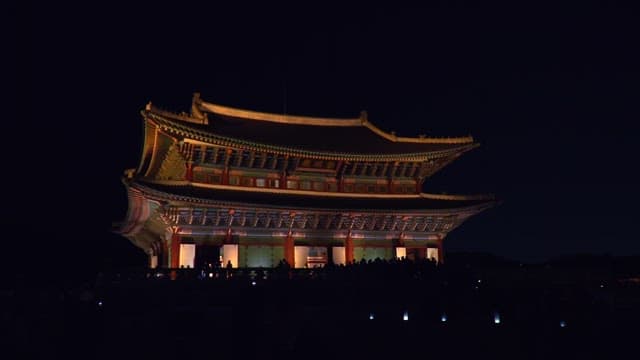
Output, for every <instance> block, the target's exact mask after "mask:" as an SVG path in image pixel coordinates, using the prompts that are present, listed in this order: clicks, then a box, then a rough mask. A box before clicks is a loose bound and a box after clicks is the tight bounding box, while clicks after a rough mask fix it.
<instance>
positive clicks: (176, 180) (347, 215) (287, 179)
mask: <svg viewBox="0 0 640 360" xmlns="http://www.w3.org/2000/svg"><path fill="white" fill-rule="evenodd" d="M141 113H142V117H143V119H144V143H143V147H142V154H141V159H140V164H139V166H138V168H137V169H130V170H127V171H126V172H125V176H124V177H123V182H124V184H125V186H126V188H127V191H128V197H129V210H128V214H127V218H126V220H125V221H124V222H123V223H122V224H121V225H120V226H119V229H118V231H119V232H120V233H121V234H123V235H124V236H126V237H127V238H129V239H130V240H131V241H132V242H133V243H134V244H136V245H137V246H139V247H140V248H142V249H144V251H145V252H146V253H147V254H148V255H149V259H150V260H149V263H150V266H151V267H156V266H161V267H169V268H177V267H200V266H202V265H203V264H205V263H222V264H223V265H224V264H227V263H228V262H231V264H232V265H233V266H234V267H274V266H276V265H277V264H278V263H279V262H280V261H281V260H283V259H285V260H286V261H287V262H288V263H289V264H290V265H292V266H295V267H313V266H322V265H324V264H326V263H327V262H330V261H331V262H333V263H336V264H344V263H349V262H352V261H360V260H361V259H365V260H369V259H375V258H382V259H391V258H394V257H400V256H406V257H407V258H411V259H416V258H425V257H427V258H433V259H435V260H436V261H438V262H442V261H443V250H442V243H443V240H444V238H445V237H446V235H447V234H448V233H449V232H450V231H451V230H453V229H455V228H456V227H457V226H459V225H460V224H461V223H462V222H464V221H465V220H466V219H467V218H469V217H470V216H472V215H474V214H476V213H478V212H480V211H482V210H484V209H486V208H488V207H491V206H492V205H493V204H494V201H493V199H492V197H490V196H485V195H481V196H456V195H434V194H426V193H423V192H422V191H421V190H422V184H423V182H424V180H425V179H426V178H427V177H429V176H430V175H432V174H433V173H435V172H436V171H438V170H440V169H441V168H443V167H444V166H445V165H447V164H448V163H450V162H451V161H453V160H454V159H456V158H457V157H458V156H460V155H461V154H463V153H464V152H466V151H469V150H471V149H473V148H475V147H476V146H477V145H478V144H477V143H475V142H474V140H473V138H472V137H461V138H429V137H424V136H420V137H417V138H407V137H399V136H396V135H395V134H393V133H386V132H384V131H382V130H380V129H378V128H377V127H375V126H374V125H373V124H371V123H370V122H368V120H367V116H366V113H364V112H363V113H362V114H361V115H360V116H359V117H357V118H352V119H330V118H316V117H305V116H291V115H282V114H270V113H262V112H255V111H249V110H241V109H235V108H230V107H226V106H220V105H215V104H212V103H209V102H205V101H203V100H202V99H201V98H200V96H199V94H197V93H196V94H195V95H194V97H193V100H192V106H191V111H190V113H188V114H187V113H181V114H175V113H170V112H167V111H163V110H160V109H158V108H156V107H154V106H152V105H151V103H149V104H148V105H147V106H146V108H145V109H144V110H143V111H142V112H141Z"/></svg>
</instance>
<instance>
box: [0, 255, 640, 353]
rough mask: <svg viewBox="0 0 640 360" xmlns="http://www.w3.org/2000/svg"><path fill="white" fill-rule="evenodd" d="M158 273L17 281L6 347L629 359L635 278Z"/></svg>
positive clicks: (562, 271)
mask: <svg viewBox="0 0 640 360" xmlns="http://www.w3.org/2000/svg"><path fill="white" fill-rule="evenodd" d="M158 274H159V273H147V272H144V271H141V272H133V271H128V272H123V273H120V274H116V273H109V274H102V275H100V276H99V278H98V279H97V280H96V281H95V282H92V283H87V284H85V285H84V286H73V287H66V288H65V287H62V288H61V287H59V286H57V285H53V282H47V281H46V279H40V280H41V281H44V282H45V283H44V284H43V283H40V284H38V285H34V282H33V280H31V279H28V278H22V279H20V278H18V279H16V280H15V282H14V283H13V285H12V287H8V288H5V289H4V290H2V294H1V301H2V304H1V305H2V319H1V321H0V322H1V323H2V325H1V326H2V327H3V329H2V330H3V332H4V333H6V334H10V335H9V336H8V337H5V338H4V340H3V341H8V344H6V346H5V347H4V348H5V349H10V350H11V352H12V353H15V354H17V355H19V356H20V357H30V358H34V357H35V358H47V359H55V358H77V357H81V358H85V359H109V360H112V359H119V358H124V359H132V358H138V359H174V360H175V359H215V358H221V359H229V358H239V359H361V358H370V359H373V358H375V359H378V358H389V359H390V358H399V359H410V358H435V357H447V358H454V359H463V358H464V359H474V358H475V359H485V358H486V359H550V358H554V359H560V358H562V359H596V358H597V359H608V358H615V357H622V356H624V357H625V358H626V357H628V356H632V357H635V355H634V353H635V354H636V355H637V350H636V349H637V341H638V338H637V334H638V328H640V283H639V281H640V280H639V279H637V278H635V277H633V276H629V275H628V274H620V273H616V272H612V271H609V270H605V271H602V269H596V270H594V269H583V268H581V269H576V268H550V267H539V268H502V269H495V268H494V269H482V270H479V269H475V270H471V269H469V268H468V267H456V266H452V265H448V267H447V266H440V267H436V266H434V265H433V264H430V263H419V264H416V263H409V262H396V263H381V262H379V263H371V264H364V265H358V266H352V267H348V268H335V269H333V270H331V269H328V270H322V271H309V270H305V271H288V270H286V269H281V270H272V271H268V272H267V271H263V270H260V269H253V270H247V269H245V270H241V271H239V270H234V271H230V272H227V271H226V270H222V269H221V270H218V271H211V274H212V275H209V271H207V272H205V273H200V272H195V271H182V272H180V271H178V274H177V277H178V279H176V280H170V274H169V273H162V274H161V275H158ZM203 275H204V277H203ZM210 276H212V277H210ZM405 314H406V316H407V318H408V319H407V320H404V319H405V317H404V316H405ZM9 358H11V357H9Z"/></svg>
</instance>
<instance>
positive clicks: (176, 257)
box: [169, 233, 180, 269]
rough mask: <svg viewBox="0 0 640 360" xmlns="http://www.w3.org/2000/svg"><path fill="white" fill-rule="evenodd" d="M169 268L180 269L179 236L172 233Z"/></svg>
mask: <svg viewBox="0 0 640 360" xmlns="http://www.w3.org/2000/svg"><path fill="white" fill-rule="evenodd" d="M169 266H170V267H171V268H173V269H176V268H179V267H180V235H178V234H177V233H173V235H172V236H171V261H170V264H169Z"/></svg>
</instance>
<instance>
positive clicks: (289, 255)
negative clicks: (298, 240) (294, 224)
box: [284, 229, 296, 268]
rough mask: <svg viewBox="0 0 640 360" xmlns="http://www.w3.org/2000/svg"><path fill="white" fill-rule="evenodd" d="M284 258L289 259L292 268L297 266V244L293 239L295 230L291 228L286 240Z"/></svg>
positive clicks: (288, 262)
mask: <svg viewBox="0 0 640 360" xmlns="http://www.w3.org/2000/svg"><path fill="white" fill-rule="evenodd" d="M284 259H285V260H287V264H289V266H290V267H291V268H294V267H295V259H296V255H295V245H294V241H293V232H292V231H291V229H289V232H288V233H287V238H286V239H285V241H284Z"/></svg>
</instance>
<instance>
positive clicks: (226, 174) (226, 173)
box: [222, 148, 232, 185]
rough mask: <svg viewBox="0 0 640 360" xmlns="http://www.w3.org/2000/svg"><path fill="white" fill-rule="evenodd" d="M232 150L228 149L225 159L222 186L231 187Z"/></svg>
mask: <svg viewBox="0 0 640 360" xmlns="http://www.w3.org/2000/svg"><path fill="white" fill-rule="evenodd" d="M231 152H232V150H231V149H229V148H227V151H226V153H225V158H224V170H223V171H222V185H229V160H231Z"/></svg>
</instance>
